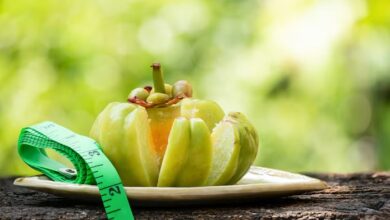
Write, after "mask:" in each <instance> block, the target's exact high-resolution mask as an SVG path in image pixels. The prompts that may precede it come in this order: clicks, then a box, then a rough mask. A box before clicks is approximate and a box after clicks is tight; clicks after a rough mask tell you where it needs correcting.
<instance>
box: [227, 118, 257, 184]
mask: <svg viewBox="0 0 390 220" xmlns="http://www.w3.org/2000/svg"><path fill="white" fill-rule="evenodd" d="M227 118H228V119H229V122H230V123H232V124H233V125H234V127H235V128H236V129H237V130H238V131H239V134H240V146H241V148H240V156H239V160H238V166H237V170H236V173H235V174H234V176H233V177H232V179H231V180H230V181H229V182H228V183H227V184H235V183H236V182H238V181H239V180H240V179H241V178H242V177H243V176H244V175H245V174H246V173H247V172H248V170H249V168H250V166H251V164H252V163H253V161H254V160H255V158H256V155H257V151H258V145H259V143H258V139H257V137H258V136H257V134H256V130H255V128H254V127H253V125H252V124H251V123H250V122H249V121H248V119H247V118H246V117H245V116H244V115H243V114H242V113H240V112H231V113H229V114H228V116H227Z"/></svg>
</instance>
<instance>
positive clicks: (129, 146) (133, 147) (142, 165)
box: [90, 103, 158, 186]
mask: <svg viewBox="0 0 390 220" xmlns="http://www.w3.org/2000/svg"><path fill="white" fill-rule="evenodd" d="M149 134H150V128H149V126H148V118H147V113H146V110H145V109H144V108H143V107H141V106H138V105H134V104H130V103H111V104H109V105H108V106H107V107H106V108H105V109H104V110H103V111H102V112H101V113H100V114H99V116H98V118H97V120H96V121H95V123H94V125H93V126H92V129H91V132H90V136H91V137H92V138H94V139H95V140H96V141H97V142H98V143H99V144H100V145H101V146H102V147H103V151H104V153H105V154H106V155H107V157H108V158H109V159H110V160H111V162H112V163H113V164H114V166H115V167H116V169H117V171H118V173H119V175H120V177H121V179H122V182H123V183H124V184H125V185H128V186H155V185H156V184H157V178H158V160H157V155H156V154H155V152H154V151H153V149H152V148H151V146H152V145H151V144H150V141H151V140H150V138H149Z"/></svg>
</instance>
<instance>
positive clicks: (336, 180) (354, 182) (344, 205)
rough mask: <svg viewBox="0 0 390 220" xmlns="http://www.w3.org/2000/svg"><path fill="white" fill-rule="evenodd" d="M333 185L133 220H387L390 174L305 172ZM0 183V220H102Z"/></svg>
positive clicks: (93, 208)
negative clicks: (310, 190) (279, 196)
mask: <svg viewBox="0 0 390 220" xmlns="http://www.w3.org/2000/svg"><path fill="white" fill-rule="evenodd" d="M309 175H310V176H313V177H316V178H320V179H322V180H325V181H326V182H327V183H328V184H329V185H330V186H331V187H330V188H329V189H326V190H322V191H316V192H310V193H304V194H301V195H295V196H289V197H284V198H278V199H272V200H262V201H261V200H259V201H254V202H251V203H245V204H240V203H238V204H232V205H228V206H227V205H223V206H214V207H188V208H183V207H180V208H137V207H133V211H134V214H135V217H136V218H137V219H390V172H382V173H361V174H348V175H341V174H309ZM13 180H14V178H2V179H0V219H105V214H104V210H103V208H102V206H101V204H100V203H95V204H92V203H87V202H82V201H73V200H70V199H64V198H60V197H57V196H54V195H50V194H46V193H40V192H35V191H32V190H28V189H25V188H21V187H16V186H13V184H12V182H13Z"/></svg>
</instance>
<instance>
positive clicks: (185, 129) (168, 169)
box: [157, 117, 190, 186]
mask: <svg viewBox="0 0 390 220" xmlns="http://www.w3.org/2000/svg"><path fill="white" fill-rule="evenodd" d="M189 140H190V122H189V120H187V119H185V118H183V117H179V118H177V119H175V121H174V122H173V126H172V128H171V133H170V134H169V138H168V145H167V149H166V151H165V155H164V159H163V161H162V164H161V169H160V175H159V177H158V183H157V186H174V185H175V183H176V178H177V176H178V175H179V173H180V172H181V167H182V166H183V164H184V162H185V161H186V160H187V156H188V148H189V145H190V141H189Z"/></svg>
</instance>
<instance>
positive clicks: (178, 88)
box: [172, 80, 192, 97]
mask: <svg viewBox="0 0 390 220" xmlns="http://www.w3.org/2000/svg"><path fill="white" fill-rule="evenodd" d="M172 95H173V97H179V96H185V97H192V86H191V84H190V83H188V82H187V81H186V80H180V81H177V82H175V84H173V86H172Z"/></svg>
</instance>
